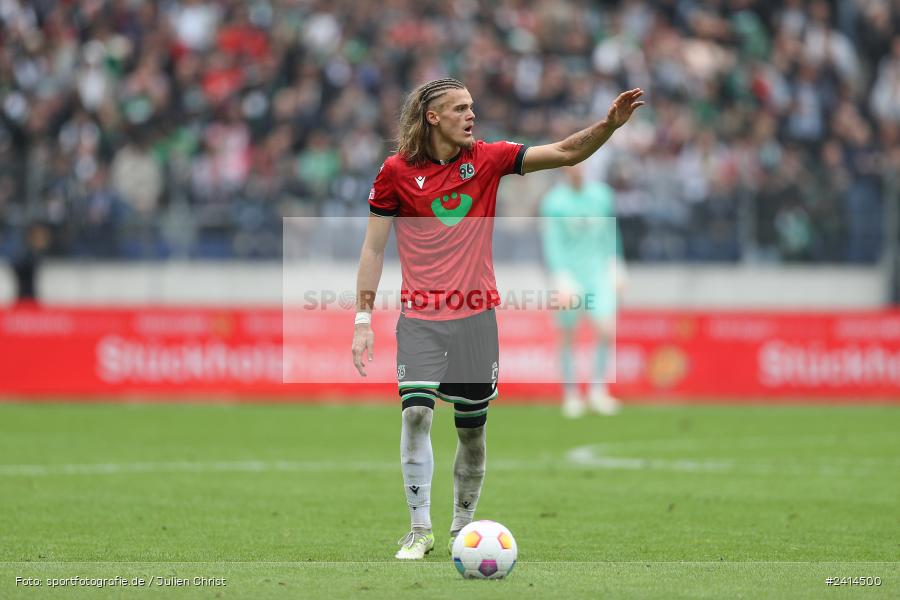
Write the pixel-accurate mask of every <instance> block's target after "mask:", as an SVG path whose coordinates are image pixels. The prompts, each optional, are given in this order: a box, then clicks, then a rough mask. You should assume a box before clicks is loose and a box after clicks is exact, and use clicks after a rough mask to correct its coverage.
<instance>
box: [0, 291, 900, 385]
mask: <svg viewBox="0 0 900 600" xmlns="http://www.w3.org/2000/svg"><path fill="white" fill-rule="evenodd" d="M395 322H396V314H387V313H379V314H378V315H376V319H375V323H374V325H375V327H376V352H375V361H373V362H372V363H370V364H369V367H368V370H369V374H370V377H368V378H366V379H362V378H360V377H359V376H358V374H357V373H356V371H355V369H354V368H353V366H352V364H351V358H350V338H351V335H352V314H351V313H349V312H346V311H340V310H322V311H306V312H304V314H303V315H302V316H301V317H297V315H290V314H284V315H283V314H282V311H281V310H280V309H260V310H253V309H194V308H115V309H81V308H78V309H68V308H39V307H23V308H15V309H10V310H5V311H0V396H4V397H36V398H40V397H47V398H57V397H66V398H73V397H77V398H78V399H91V398H94V397H96V398H107V399H108V398H113V399H115V398H118V397H122V396H127V395H149V396H153V397H155V398H162V399H173V400H178V399H179V398H183V397H185V396H202V397H209V398H213V399H214V398H218V397H221V396H223V395H227V396H236V397H241V398H246V399H270V398H277V399H280V400H283V401H306V400H312V399H322V398H347V399H350V398H352V399H357V398H363V397H365V398H384V399H389V400H393V398H394V395H395V394H396V391H395V386H396V384H394V383H392V381H394V380H393V374H394V369H395V365H394V354H395V342H394V325H395ZM498 323H499V327H500V338H501V339H500V346H501V355H500V382H501V392H502V393H503V395H504V397H505V398H507V399H509V400H517V401H525V402H530V401H545V400H551V399H554V398H556V397H557V396H558V394H559V384H558V383H553V382H554V381H558V377H559V375H558V351H557V347H556V342H557V337H556V332H555V329H554V327H553V320H552V315H551V314H549V313H547V312H540V311H512V310H510V311H503V310H501V311H498ZM590 338H591V332H590V331H587V330H584V331H582V332H581V333H580V336H579V341H580V344H581V346H582V347H585V346H586V344H588V343H589V341H590ZM586 355H587V354H585V356H586ZM582 362H584V361H582ZM615 366H616V369H615V371H616V382H615V384H613V386H612V388H613V392H614V393H615V394H616V395H618V396H620V397H623V398H641V399H677V400H680V401H723V402H727V401H766V400H772V401H779V400H783V399H790V400H808V401H827V400H839V401H853V402H867V401H868V402H872V401H879V402H881V401H891V402H900V312H896V311H895V312H834V313H796V314H795V313H774V312H716V313H712V312H665V311H626V312H624V313H623V314H622V315H621V317H620V319H619V322H618V330H617V344H616V353H615ZM285 381H288V382H292V383H284V382H285Z"/></svg>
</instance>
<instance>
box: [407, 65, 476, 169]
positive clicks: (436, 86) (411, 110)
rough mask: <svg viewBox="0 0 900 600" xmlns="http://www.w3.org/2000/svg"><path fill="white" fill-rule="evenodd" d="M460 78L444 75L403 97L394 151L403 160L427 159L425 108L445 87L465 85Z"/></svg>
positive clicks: (463, 87)
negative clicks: (404, 98) (404, 99)
mask: <svg viewBox="0 0 900 600" xmlns="http://www.w3.org/2000/svg"><path fill="white" fill-rule="evenodd" d="M465 87H466V86H464V85H463V84H462V83H461V82H459V81H457V80H456V79H453V78H452V77H446V78H444V79H435V80H434V81H429V82H428V83H425V84H422V85H420V86H419V87H417V88H416V89H414V90H413V91H412V92H410V93H409V95H408V96H407V97H406V101H405V102H404V103H403V110H402V111H401V112H400V129H399V131H398V133H397V154H399V155H400V156H401V157H402V158H403V159H404V160H406V162H408V163H411V164H413V165H415V166H421V165H423V164H424V163H425V162H427V161H428V153H427V152H428V128H429V125H428V122H427V121H426V120H425V112H426V111H427V110H428V105H429V104H430V103H431V101H432V100H435V99H437V98H438V97H439V96H442V95H444V93H446V92H447V90H462V89H465Z"/></svg>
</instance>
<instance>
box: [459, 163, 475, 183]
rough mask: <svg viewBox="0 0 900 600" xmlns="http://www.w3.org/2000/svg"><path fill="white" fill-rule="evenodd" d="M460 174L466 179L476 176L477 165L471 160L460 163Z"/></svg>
mask: <svg viewBox="0 0 900 600" xmlns="http://www.w3.org/2000/svg"><path fill="white" fill-rule="evenodd" d="M459 176H460V177H461V178H462V179H463V181H465V180H466V179H472V178H473V177H474V176H475V165H473V164H472V163H470V162H467V163H464V164H461V165H459Z"/></svg>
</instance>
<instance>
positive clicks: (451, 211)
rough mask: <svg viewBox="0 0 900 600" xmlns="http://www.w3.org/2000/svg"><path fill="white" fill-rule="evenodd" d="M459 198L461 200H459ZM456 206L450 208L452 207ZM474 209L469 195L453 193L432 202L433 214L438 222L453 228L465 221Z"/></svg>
mask: <svg viewBox="0 0 900 600" xmlns="http://www.w3.org/2000/svg"><path fill="white" fill-rule="evenodd" d="M457 197H458V198H459V200H457ZM454 204H455V205H456V206H454V207H453V208H450V206H453V205H454ZM471 208H472V196H469V195H468V194H458V195H457V193H456V192H453V193H452V194H450V195H449V196H444V197H442V198H435V199H434V200H432V201H431V212H433V213H434V216H436V217H437V218H438V221H440V222H441V223H443V224H444V225H446V226H447V227H453V226H454V225H456V224H457V223H459V222H460V221H462V220H463V218H464V217H465V216H466V215H467V214H469V210H470V209H471Z"/></svg>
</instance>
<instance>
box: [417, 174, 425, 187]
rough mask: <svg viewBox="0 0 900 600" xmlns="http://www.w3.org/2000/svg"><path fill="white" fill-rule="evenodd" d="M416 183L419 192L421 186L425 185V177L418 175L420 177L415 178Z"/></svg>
mask: <svg viewBox="0 0 900 600" xmlns="http://www.w3.org/2000/svg"><path fill="white" fill-rule="evenodd" d="M416 183H417V184H418V185H419V189H420V190H421V189H422V186H423V185H425V176H424V175H420V176H418V177H416Z"/></svg>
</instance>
